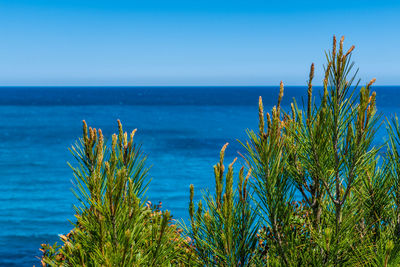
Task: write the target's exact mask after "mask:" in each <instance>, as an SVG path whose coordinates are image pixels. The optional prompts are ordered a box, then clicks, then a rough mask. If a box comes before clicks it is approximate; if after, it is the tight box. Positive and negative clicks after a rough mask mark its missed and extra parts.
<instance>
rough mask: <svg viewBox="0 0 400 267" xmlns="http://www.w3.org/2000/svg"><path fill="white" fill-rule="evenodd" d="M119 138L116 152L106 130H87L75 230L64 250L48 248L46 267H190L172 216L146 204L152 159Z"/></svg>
mask: <svg viewBox="0 0 400 267" xmlns="http://www.w3.org/2000/svg"><path fill="white" fill-rule="evenodd" d="M118 126H119V134H118V136H117V135H116V134H114V135H113V136H112V142H111V146H110V148H108V147H107V146H106V145H105V143H104V137H103V135H102V132H101V130H98V131H96V129H92V128H89V130H88V129H87V126H86V123H85V122H84V123H83V138H82V139H80V140H79V142H78V143H77V144H76V145H75V146H74V147H72V149H71V151H72V154H73V155H74V156H75V158H76V160H77V162H78V166H77V167H73V166H71V168H72V170H73V172H74V177H75V179H74V185H75V188H74V194H75V195H76V197H77V198H78V200H79V202H80V206H77V207H75V210H76V215H75V217H76V223H75V224H74V228H73V230H72V231H71V232H70V233H69V234H68V235H66V236H64V235H62V236H61V241H62V243H63V244H62V246H58V245H57V244H55V245H53V246H49V245H43V246H42V251H43V258H42V264H43V266H46V265H47V264H48V265H51V266H59V265H61V264H62V265H63V266H143V265H150V266H170V265H176V266H180V265H186V264H189V263H190V257H191V252H190V248H189V247H188V245H187V243H186V242H185V240H184V239H183V238H182V237H181V235H180V230H178V228H177V227H176V226H175V225H173V224H171V215H170V213H169V212H168V211H160V209H159V207H152V206H151V205H150V204H149V203H148V204H146V203H145V198H144V192H145V191H146V189H147V183H146V176H147V172H148V169H147V168H146V167H145V160H146V157H144V156H143V154H142V153H141V151H140V147H138V146H136V145H135V144H134V143H133V137H134V134H135V131H136V130H134V131H133V132H132V133H131V134H130V139H129V141H128V136H127V133H126V132H125V133H124V132H123V129H122V125H121V123H120V122H119V121H118Z"/></svg>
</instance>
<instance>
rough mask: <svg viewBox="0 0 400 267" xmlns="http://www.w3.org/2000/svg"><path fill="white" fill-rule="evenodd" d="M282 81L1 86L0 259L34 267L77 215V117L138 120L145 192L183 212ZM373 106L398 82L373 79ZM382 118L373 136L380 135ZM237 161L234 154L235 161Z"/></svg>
mask: <svg viewBox="0 0 400 267" xmlns="http://www.w3.org/2000/svg"><path fill="white" fill-rule="evenodd" d="M278 90H279V89H278V87H190V88H189V87H134V88H130V87H100V88H99V87H57V88H53V87H17V88H15V87H14V88H7V87H3V88H0V95H1V97H0V182H1V185H0V204H1V205H0V229H1V231H0V266H32V265H33V264H36V265H37V266H38V263H39V262H38V260H37V259H35V256H39V250H38V248H39V246H40V244H41V243H45V242H51V243H53V242H54V241H58V236H57V235H58V234H60V233H65V232H68V231H69V230H70V228H71V224H70V223H69V222H68V220H73V214H74V213H73V208H72V206H73V204H74V201H75V200H74V196H73V194H72V193H71V190H70V188H71V187H72V184H71V178H72V172H71V170H70V168H69V167H68V166H67V161H69V162H71V163H72V164H74V159H73V157H72V156H71V155H70V153H69V151H68V148H69V147H70V146H71V145H72V144H73V143H74V142H75V140H77V138H78V137H80V135H81V132H82V131H81V121H82V120H83V119H85V120H86V121H87V123H88V124H89V126H92V127H96V128H101V129H102V130H103V132H104V133H105V135H106V136H110V135H111V133H113V132H115V131H116V130H117V123H116V120H117V119H120V120H121V121H122V123H123V125H124V128H125V130H127V131H131V130H133V129H134V128H137V129H138V132H137V134H136V136H135V138H136V141H137V142H139V143H142V144H143V146H142V148H143V151H144V152H145V153H146V154H147V155H148V166H150V165H152V168H151V171H150V177H152V182H151V183H150V188H149V191H148V194H147V195H148V198H149V199H150V200H151V201H153V202H158V201H162V202H163V208H165V209H169V210H171V211H172V214H173V215H174V217H175V218H187V207H188V198H189V190H188V189H189V185H190V184H191V183H193V184H194V185H195V188H196V193H195V194H196V198H197V199H199V197H200V190H201V189H205V188H210V189H211V190H212V188H213V183H214V177H213V169H212V166H213V164H215V163H216V162H217V161H218V155H219V150H220V148H221V146H222V145H223V144H224V143H225V142H229V143H230V145H229V147H228V150H227V159H226V160H227V161H231V160H232V159H233V158H234V157H235V156H237V151H240V150H241V146H240V144H239V143H238V142H237V139H239V140H245V138H246V133H245V130H246V129H257V121H258V112H257V109H258V96H259V95H261V96H263V100H264V104H265V109H266V110H269V109H270V108H271V107H272V106H273V105H275V103H276V99H277V93H278ZM375 90H376V91H377V96H378V97H377V104H378V110H379V111H380V112H382V113H383V114H384V115H386V116H389V115H390V114H392V113H394V112H397V113H399V112H400V91H398V90H400V87H375ZM305 93H306V88H305V87H287V88H286V90H285V96H284V100H283V107H284V108H285V107H286V108H287V105H288V103H289V102H290V101H291V100H292V98H293V97H296V99H297V100H298V102H301V97H302V96H305ZM383 134H384V126H383V127H381V131H379V133H378V136H377V139H378V142H379V140H382V138H383ZM236 164H237V167H239V165H240V162H239V163H236Z"/></svg>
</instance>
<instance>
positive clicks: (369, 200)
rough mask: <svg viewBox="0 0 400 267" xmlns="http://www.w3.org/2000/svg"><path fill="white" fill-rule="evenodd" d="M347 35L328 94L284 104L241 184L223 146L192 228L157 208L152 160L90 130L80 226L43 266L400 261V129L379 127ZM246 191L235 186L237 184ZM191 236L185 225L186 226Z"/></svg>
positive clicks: (77, 170) (332, 56) (264, 131)
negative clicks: (382, 136)
mask: <svg viewBox="0 0 400 267" xmlns="http://www.w3.org/2000/svg"><path fill="white" fill-rule="evenodd" d="M343 40H344V38H342V39H341V40H340V42H339V47H337V42H336V38H335V37H334V39H333V48H332V51H330V52H328V53H326V58H327V64H326V66H325V68H324V73H325V75H324V80H323V90H322V92H321V93H320V96H319V97H318V98H315V97H314V96H313V85H312V81H313V78H314V65H313V64H312V65H311V70H310V74H309V80H308V90H307V101H306V103H305V104H303V108H300V107H299V105H298V104H297V102H296V101H294V102H293V103H292V104H291V110H289V111H288V112H285V111H283V110H282V107H281V100H282V97H283V93H284V86H283V83H281V86H280V91H279V96H278V102H277V105H276V106H275V107H274V108H273V109H272V112H271V114H269V113H266V114H264V107H263V103H262V99H261V97H260V99H259V114H258V115H259V129H258V130H257V131H248V140H247V141H245V142H244V143H243V147H244V148H245V150H246V153H245V155H244V156H243V158H244V160H245V167H241V169H240V171H239V173H238V175H237V177H238V179H236V180H237V181H235V180H234V177H236V176H235V174H234V168H233V165H234V163H235V161H236V159H235V160H234V162H232V163H231V164H230V165H229V166H228V170H227V172H225V167H224V153H225V149H226V147H227V145H225V146H223V148H222V150H221V153H220V161H219V163H217V164H216V165H215V166H214V177H215V193H214V194H212V193H210V192H209V191H206V192H205V193H204V194H203V199H202V200H203V202H201V201H200V202H199V203H198V204H197V208H195V206H196V205H195V203H194V202H193V195H194V187H193V185H191V187H190V202H189V215H190V223H189V226H187V225H186V224H184V223H183V222H182V223H181V224H180V226H176V224H173V222H172V221H171V216H170V214H169V212H168V211H161V207H155V206H153V207H152V206H151V205H149V204H148V205H146V204H145V203H146V198H145V196H144V192H145V190H146V188H147V183H146V174H147V169H146V168H145V157H144V156H143V155H142V154H141V152H140V147H137V146H135V145H134V143H133V135H134V132H132V134H131V136H130V140H129V141H128V138H127V133H123V130H122V126H121V124H120V123H119V135H118V136H117V135H113V137H112V142H111V147H110V148H107V147H106V146H105V144H104V141H103V136H102V134H101V131H100V130H99V131H98V132H97V131H96V130H95V129H91V128H89V130H87V126H86V124H85V123H84V127H83V129H84V134H83V138H82V139H81V140H80V143H78V144H77V145H76V146H74V147H73V149H72V153H73V154H74V156H75V158H76V159H77V161H78V166H77V167H72V169H73V171H74V175H75V180H74V185H75V194H76V196H77V197H78V199H79V200H80V206H79V207H75V209H76V223H75V224H74V228H73V230H72V231H71V233H69V234H68V235H66V236H61V241H62V245H61V246H58V245H57V244H55V245H53V246H50V245H43V246H42V252H43V258H42V263H43V265H44V266H45V265H46V264H49V265H52V266H59V265H67V266H69V265H73V266H75V265H78V266H81V265H82V266H83V265H90V266H94V265H95V266H97V265H101V266H171V265H174V266H353V265H355V266H361V265H362V266H399V265H400V256H399V255H400V254H399V251H400V238H399V236H400V163H399V162H400V125H399V122H398V119H397V117H395V118H394V119H393V120H392V123H389V121H388V122H387V131H388V142H387V144H384V145H382V146H375V145H374V144H375V143H374V137H375V133H376V132H377V130H378V128H379V126H380V123H379V121H380V119H381V116H380V115H379V114H377V109H376V105H375V99H376V94H375V92H371V87H372V85H373V83H374V82H375V79H372V80H371V81H370V82H369V83H368V84H366V85H365V86H364V87H361V88H360V89H359V88H358V85H359V80H357V77H356V74H357V71H353V66H354V63H353V62H351V55H352V52H353V50H354V46H352V47H351V48H350V49H349V50H347V51H345V50H344V48H343ZM236 183H237V185H238V186H237V189H236V190H234V186H233V185H234V184H236ZM181 229H183V230H181Z"/></svg>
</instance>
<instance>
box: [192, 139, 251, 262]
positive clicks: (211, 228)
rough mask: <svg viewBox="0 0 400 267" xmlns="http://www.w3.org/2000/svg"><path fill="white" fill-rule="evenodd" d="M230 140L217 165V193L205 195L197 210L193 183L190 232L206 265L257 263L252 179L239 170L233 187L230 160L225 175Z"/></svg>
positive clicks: (242, 170) (215, 168)
mask: <svg viewBox="0 0 400 267" xmlns="http://www.w3.org/2000/svg"><path fill="white" fill-rule="evenodd" d="M227 145H228V144H225V145H224V146H223V147H222V149H221V152H220V161H219V163H217V164H216V165H215V166H214V175H215V195H214V197H213V196H212V195H211V194H210V193H209V192H206V193H205V194H204V195H203V197H204V198H203V201H204V206H203V204H202V202H201V201H200V202H199V203H198V206H197V211H196V212H195V209H194V203H193V195H194V187H193V185H191V186H190V204H189V214H190V225H191V228H190V229H188V228H187V227H185V226H184V228H185V229H186V234H187V235H188V236H189V237H190V239H191V241H192V245H193V246H194V248H195V252H196V254H197V255H198V257H199V259H200V261H201V262H202V263H203V264H204V265H206V266H249V265H250V264H255V260H256V258H255V254H256V246H257V236H256V235H257V228H258V227H257V224H256V213H255V212H254V211H253V210H252V209H251V207H250V198H249V193H248V190H249V189H248V186H247V185H248V179H249V177H250V174H251V171H250V170H249V171H248V173H247V175H246V176H244V168H243V167H242V168H241V169H240V171H239V181H238V189H237V190H233V177H234V173H233V164H234V163H235V161H236V159H235V160H234V161H233V162H232V163H231V164H229V167H228V172H227V173H226V175H225V179H224V171H225V167H224V154H225V149H226V147H227Z"/></svg>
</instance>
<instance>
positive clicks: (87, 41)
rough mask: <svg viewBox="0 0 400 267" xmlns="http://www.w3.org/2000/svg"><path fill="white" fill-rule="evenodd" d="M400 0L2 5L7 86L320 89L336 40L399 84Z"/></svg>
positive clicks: (368, 71)
mask: <svg viewBox="0 0 400 267" xmlns="http://www.w3.org/2000/svg"><path fill="white" fill-rule="evenodd" d="M399 14H400V1H398V0H397V1H342V0H337V1H260V0H242V1H238V0H230V1H225V0H202V1H200V0H199V1H194V0H186V1H179V0H171V1H168V0H142V1H136V0H131V1H118V0H114V1H104V0H96V1H85V0H80V1H76V0H48V1H45V0H35V1H32V0H27V1H19V0H13V1H11V0H8V1H7V0H0V36H1V39H0V85H278V84H279V81H280V80H283V81H284V83H285V84H287V85H304V84H305V83H306V79H307V74H308V70H309V65H310V64H311V63H312V62H315V64H316V70H317V75H316V83H320V82H319V81H320V80H321V74H322V66H323V63H324V51H325V50H327V49H330V47H331V39H332V35H333V34H336V35H337V36H340V35H345V36H346V42H345V44H346V46H347V47H350V46H351V45H352V44H355V45H356V50H355V53H354V57H353V59H354V60H355V61H356V65H357V66H358V67H359V68H360V72H359V74H360V77H361V78H362V79H363V81H365V82H367V81H368V80H369V79H371V78H372V77H376V78H377V84H378V85H398V84H400V64H399V62H400V50H399V48H400V19H399V18H398V17H399Z"/></svg>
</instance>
